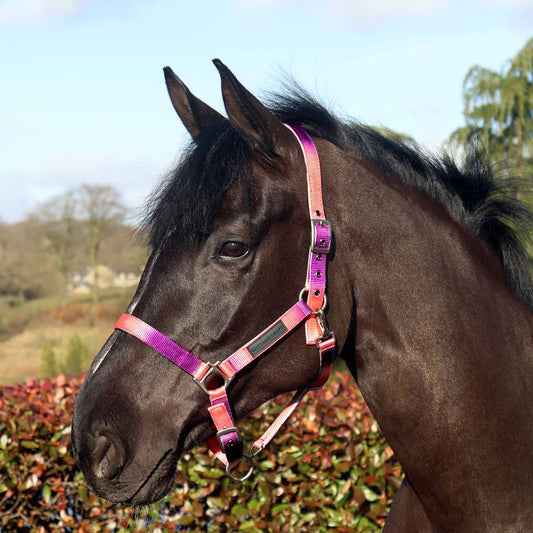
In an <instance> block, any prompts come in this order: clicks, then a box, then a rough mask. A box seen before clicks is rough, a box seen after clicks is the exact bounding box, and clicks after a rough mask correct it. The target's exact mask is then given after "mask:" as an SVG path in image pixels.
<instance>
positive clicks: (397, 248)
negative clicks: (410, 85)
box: [72, 61, 533, 532]
mask: <svg viewBox="0 0 533 533" xmlns="http://www.w3.org/2000/svg"><path fill="white" fill-rule="evenodd" d="M215 64H216V66H217V68H218V70H219V72H220V74H221V78H222V93H223V97H224V103H225V107H226V111H227V114H228V119H226V118H224V117H223V116H222V115H220V114H219V113H217V112H216V111H214V110H213V109H211V108H210V107H209V106H207V105H206V104H205V103H203V102H201V101H200V100H198V99H197V98H196V97H194V96H193V95H192V94H191V93H190V92H189V90H188V89H187V88H186V87H185V86H184V85H183V83H182V82H181V81H180V80H179V79H178V78H177V77H176V76H175V75H174V74H173V73H172V71H171V70H170V69H165V76H166V80H167V86H168V89H169V93H170V97H171V100H172V103H173V105H174V108H175V109H176V111H177V113H178V115H179V116H180V118H181V120H182V121H183V123H184V124H185V126H186V128H187V129H188V131H189V132H190V134H191V136H192V138H193V142H192V143H191V145H190V146H189V148H188V149H187V151H186V153H185V155H184V156H183V158H182V160H181V162H180V164H179V165H178V167H177V168H176V169H175V170H174V171H173V172H172V174H171V175H170V176H169V178H168V179H167V180H166V182H165V183H164V184H163V186H162V187H161V188H160V189H159V190H158V192H157V193H156V195H155V197H154V198H153V202H152V203H151V204H150V208H149V212H148V214H147V217H146V229H147V230H148V232H149V235H150V243H151V248H152V254H151V257H150V259H149V261H148V264H147V266H146V268H145V271H144V274H143V277H142V279H141V282H140V284H139V287H138V290H137V292H136V295H135V296H134V298H133V300H132V302H131V304H130V306H129V308H128V313H130V314H134V315H135V316H137V317H139V318H140V319H142V320H143V321H145V322H147V323H149V324H151V325H152V326H154V327H155V328H157V329H158V330H159V331H161V332H164V334H165V335H167V336H169V337H170V338H172V339H175V340H176V342H179V343H180V344H181V345H183V346H185V347H186V348H187V349H188V350H190V351H191V352H193V353H195V354H196V355H197V356H198V357H199V358H200V359H202V360H203V361H208V362H214V361H216V360H220V359H222V358H224V357H226V356H227V355H229V354H231V353H232V352H233V351H235V350H236V349H237V348H239V347H240V346H241V345H242V344H244V343H245V342H246V341H248V340H249V339H250V338H252V337H253V336H254V335H256V334H257V333H258V332H259V331H261V330H262V329H263V328H265V327H266V326H267V325H268V324H270V323H272V321H273V320H274V319H276V318H277V317H278V316H279V315H280V314H281V313H282V312H284V311H285V310H286V309H287V308H288V307H289V306H291V305H292V304H294V302H295V301H296V299H297V297H298V292H299V290H300V288H301V286H302V280H303V279H304V275H305V268H306V258H307V248H308V241H309V236H308V233H309V221H308V213H307V192H306V179H305V166H304V161H303V158H302V153H301V150H300V147H299V146H298V142H297V141H296V138H295V137H294V135H293V134H292V133H291V132H290V131H289V130H288V129H287V128H286V127H285V126H284V124H283V123H290V124H296V125H300V126H303V127H304V128H305V129H306V130H307V132H309V134H310V135H311V136H312V137H313V139H314V142H315V144H316V147H317V149H318V154H319V157H320V163H321V166H322V172H323V187H324V202H325V209H326V212H327V213H328V218H329V220H330V221H331V224H332V227H333V228H334V232H335V243H334V253H333V255H332V258H331V259H332V260H331V261H330V267H329V275H328V288H327V291H328V299H329V307H328V309H327V317H328V321H329V323H330V324H331V326H332V328H333V329H334V330H335V333H336V335H337V339H338V345H339V348H340V355H341V357H342V358H344V359H345V360H346V362H347V364H348V366H349V368H350V370H351V372H352V373H353V375H354V376H355V378H356V380H357V382H358V384H359V387H360V389H361V392H362V394H363V396H364V398H365V399H366V401H367V402H368V405H369V406H370V408H371V410H372V412H373V414H374V416H375V417H376V419H377V421H378V422H379V425H380V427H381V429H382V431H383V432H384V434H385V436H386V437H387V439H388V441H389V443H390V445H391V447H392V448H393V450H394V452H395V454H396V456H397V458H398V459H399V461H400V463H401V464H402V467H403V469H404V471H405V474H406V481H405V482H404V484H403V485H402V487H401V489H400V491H399V493H398V495H397V498H396V501H395V504H394V505H393V508H392V512H391V514H390V516H389V519H388V521H387V530H389V531H408V532H413V531H419V530H420V531H432V530H434V531H453V532H457V531H468V532H475V531H479V532H488V531H494V532H496V531H498V532H501V531H530V530H531V527H532V524H533V452H532V447H533V334H532V333H533V321H532V314H531V307H532V302H533V285H532V282H531V277H530V276H531V270H530V263H529V261H528V258H527V254H526V251H525V247H524V245H523V241H522V240H521V237H520V235H521V231H520V230H524V229H525V230H526V231H530V230H531V228H532V215H531V213H530V212H529V211H528V210H527V209H526V208H525V207H524V206H523V205H522V204H521V203H520V202H518V201H517V200H515V199H513V194H512V188H511V187H509V186H507V185H505V183H504V182H502V181H497V180H496V179H495V178H494V177H493V176H492V174H491V170H490V167H489V166H488V164H487V162H486V161H484V159H483V158H482V157H481V156H480V155H479V154H477V153H475V152H472V153H468V154H467V155H466V158H465V162H464V164H463V167H462V168H459V167H458V166H457V165H456V164H455V163H454V162H453V161H452V160H451V159H450V158H449V157H447V156H443V157H441V158H434V157H429V156H425V155H423V154H421V153H420V152H419V151H418V150H416V149H413V148H412V147H408V146H406V145H404V144H402V143H399V142H397V141H394V140H391V139H389V138H388V137H385V136H383V135H381V134H380V133H377V132H376V131H375V130H374V129H372V128H370V127H367V126H363V125H360V124H356V123H345V122H342V121H340V120H339V119H337V118H336V117H334V116H333V115H332V114H330V113H329V112H328V111H327V110H326V109H324V107H322V106H321V105H320V104H319V103H317V102H316V101H315V100H313V98H311V97H310V96H309V95H307V94H306V93H305V92H304V91H302V90H300V89H296V90H295V91H293V92H291V93H290V94H288V95H284V96H281V97H278V98H277V99H275V100H274V101H273V102H271V105H270V106H269V107H266V106H264V105H263V104H262V103H260V102H259V100H257V99H256V98H255V97H254V96H253V95H252V94H250V93H249V92H248V91H247V90H246V89H245V88H244V87H243V86H242V85H241V84H240V83H239V82H238V81H237V79H236V78H235V77H234V76H233V74H232V73H231V72H230V71H229V70H228V69H227V68H226V67H225V66H224V65H223V64H222V63H220V62H219V61H215ZM317 372H318V362H317V359H316V355H315V350H314V348H313V347H309V346H306V344H305V342H304V340H303V333H302V331H296V332H294V333H293V334H291V335H290V336H288V337H287V338H286V340H284V341H283V342H282V343H281V344H278V345H277V346H276V347H275V348H273V349H272V350H271V351H270V353H268V355H266V356H263V357H261V358H258V360H257V361H254V364H252V365H250V366H249V367H247V369H246V370H245V371H244V372H243V373H242V375H241V374H239V375H238V376H237V377H236V379H235V380H234V381H233V383H232V384H231V386H230V392H229V398H230V402H231V405H232V406H233V408H234V413H235V415H236V416H237V418H239V417H241V416H243V415H245V414H246V413H248V412H250V411H251V410H253V409H254V408H256V407H258V406H259V405H261V404H262V403H263V402H265V401H266V400H268V399H270V398H272V397H273V396H276V395H278V394H280V393H283V392H286V391H289V390H294V389H297V388H299V387H300V386H301V385H302V384H304V383H307V382H310V381H312V380H313V379H314V378H315V377H316V374H317ZM207 405H208V400H207V396H206V395H205V394H204V392H203V391H202V390H201V389H200V387H198V386H197V384H195V383H194V382H193V380H192V379H190V377H189V376H188V375H187V374H185V372H183V371H182V370H180V369H179V368H177V367H176V366H174V365H172V364H171V363H170V362H169V361H168V360H167V359H165V358H163V357H161V355H159V354H158V353H157V352H156V351H155V350H153V349H152V348H150V347H148V346H147V345H145V344H143V343H142V342H140V341H139V340H137V339H136V338H134V337H132V336H130V335H127V334H126V333H124V332H119V331H116V332H115V333H113V334H112V335H111V337H110V338H109V340H108V341H107V342H106V344H105V345H104V347H103V348H102V350H101V351H100V353H99V354H98V355H97V357H96V358H95V361H94V362H93V365H92V367H91V369H90V370H89V373H88V375H87V377H86V379H85V383H84V385H83V387H82V389H81V391H80V393H79V395H78V398H77V402H76V410H75V416H74V422H73V431H72V439H73V445H74V446H73V447H74V452H75V455H76V458H77V460H78V463H79V465H80V467H81V469H82V470H83V473H84V475H85V478H86V480H87V482H88V483H89V485H90V486H91V487H92V488H93V490H94V491H95V492H96V493H97V494H99V495H101V496H102V497H104V498H107V499H109V500H111V501H116V502H118V501H127V502H130V503H134V504H136V503H145V502H152V501H155V500H157V499H159V498H161V497H162V496H163V495H165V494H166V493H167V492H168V491H169V490H170V488H171V486H172V482H173V479H174V471H175V466H176V462H177V460H178V458H179V456H180V454H181V453H182V452H183V451H184V450H186V449H188V448H191V447H193V446H194V445H196V444H197V443H199V442H202V441H204V440H206V438H208V437H210V436H212V435H213V434H214V432H215V429H214V427H213V426H212V423H211V420H210V419H209V416H208V413H207V410H206V407H207Z"/></svg>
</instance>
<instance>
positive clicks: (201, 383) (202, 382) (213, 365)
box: [193, 361, 235, 394]
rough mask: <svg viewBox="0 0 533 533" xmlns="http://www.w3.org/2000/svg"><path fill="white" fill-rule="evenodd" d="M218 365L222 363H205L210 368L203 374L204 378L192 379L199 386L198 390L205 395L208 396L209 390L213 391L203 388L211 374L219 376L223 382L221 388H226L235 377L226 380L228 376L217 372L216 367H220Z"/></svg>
mask: <svg viewBox="0 0 533 533" xmlns="http://www.w3.org/2000/svg"><path fill="white" fill-rule="evenodd" d="M220 363H222V361H217V362H216V363H205V364H206V365H209V367H210V368H209V370H208V371H207V372H206V373H205V375H204V377H203V378H202V379H196V378H195V377H193V379H194V381H195V382H196V383H197V384H198V385H199V386H200V388H201V389H202V390H203V391H204V392H205V393H206V394H209V391H210V390H214V389H208V388H207V387H206V386H205V383H206V381H207V380H208V378H209V377H210V376H211V375H212V374H216V375H217V376H220V377H221V378H222V380H223V381H224V384H223V386H224V387H226V388H227V386H228V385H229V384H230V383H231V382H232V380H233V378H234V377H235V375H233V376H231V377H229V378H228V376H226V374H224V372H222V370H219V369H218V368H217V367H218V365H220ZM221 387H222V385H221Z"/></svg>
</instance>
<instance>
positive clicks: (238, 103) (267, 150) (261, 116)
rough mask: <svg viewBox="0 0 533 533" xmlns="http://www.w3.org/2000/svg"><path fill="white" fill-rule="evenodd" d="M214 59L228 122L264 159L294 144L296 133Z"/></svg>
mask: <svg viewBox="0 0 533 533" xmlns="http://www.w3.org/2000/svg"><path fill="white" fill-rule="evenodd" d="M213 63H214V64H215V66H216V68H217V69H218V72H219V73H220V77H221V79H222V97H223V98H224V106H225V107H226V112H227V113H228V117H229V119H230V122H231V123H232V124H233V125H234V126H235V128H236V129H237V131H239V133H240V134H241V135H242V136H243V137H244V138H245V139H246V140H247V141H248V142H249V143H250V145H251V146H252V148H254V149H256V150H257V151H259V153H260V154H261V155H262V156H263V158H265V159H266V160H267V162H269V163H271V164H272V163H274V162H275V160H276V159H277V158H278V157H279V156H281V155H283V150H286V149H287V147H293V146H295V142H296V139H295V137H294V136H293V134H292V133H291V132H290V131H289V130H288V129H287V128H286V127H285V126H284V124H283V122H281V120H279V119H278V118H277V117H276V116H275V115H274V114H273V113H271V112H270V111H269V110H268V109H267V108H266V107H265V106H264V105H263V104H262V103H261V102H260V101H259V100H258V99H257V98H256V97H255V96H254V95H253V94H252V93H251V92H249V91H248V90H247V89H246V88H245V87H244V86H243V85H242V84H241V83H240V82H239V80H237V78H236V77H235V76H234V75H233V73H232V72H231V71H230V70H229V69H228V67H226V65H224V63H222V61H220V59H213Z"/></svg>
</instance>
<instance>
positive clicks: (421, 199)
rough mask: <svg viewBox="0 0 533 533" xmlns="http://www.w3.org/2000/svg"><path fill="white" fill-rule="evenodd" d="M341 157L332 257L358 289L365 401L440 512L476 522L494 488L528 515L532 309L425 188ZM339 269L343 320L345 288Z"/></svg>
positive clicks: (441, 516)
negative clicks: (420, 189)
mask: <svg viewBox="0 0 533 533" xmlns="http://www.w3.org/2000/svg"><path fill="white" fill-rule="evenodd" d="M324 168H327V161H325V164H324ZM332 168H333V169H334V173H332V175H331V176H328V175H326V176H325V178H326V179H325V181H326V183H328V184H329V185H328V187H329V191H328V190H326V201H327V199H328V195H331V198H332V201H333V202H334V204H335V209H333V211H334V212H333V213H331V214H330V218H331V219H332V222H333V223H334V228H335V235H336V243H337V251H336V258H335V259H336V260H337V261H338V264H337V265H335V261H333V265H332V267H334V269H335V270H336V271H337V272H339V273H340V272H341V271H342V272H343V273H344V278H348V279H349V280H350V285H351V291H352V294H353V296H354V306H355V312H356V317H357V319H356V335H355V342H354V349H353V351H352V357H353V360H352V361H349V364H350V363H351V364H352V365H353V366H355V367H356V370H357V379H358V384H359V387H360V389H361V392H362V394H363V396H364V398H365V400H366V401H367V403H368V404H369V407H370V408H371V410H372V412H373V414H374V416H375V417H376V419H377V421H378V423H379V424H380V427H381V428H382V430H383V432H384V434H385V436H386V437H387V439H388V441H389V443H390V445H391V447H392V448H393V450H394V451H395V453H396V456H397V457H398V459H399V461H400V462H401V464H402V466H403V468H404V470H405V472H406V474H407V476H408V477H409V479H410V481H411V483H412V484H413V486H414V487H415V490H416V491H417V493H418V494H419V495H420V498H421V500H422V503H423V504H424V507H425V508H426V511H427V512H428V515H429V516H430V518H432V520H434V522H435V523H436V524H438V525H439V526H440V527H443V528H454V527H458V524H462V526H461V527H463V526H464V524H465V520H467V519H468V518H467V517H468V516H470V517H472V518H473V519H475V520H478V522H477V523H476V527H475V528H473V529H469V531H475V530H478V529H479V527H480V525H482V522H480V521H479V516H478V515H477V514H476V513H474V514H472V513H473V512H474V511H480V512H481V511H486V513H485V515H484V516H489V515H491V516H492V515H494V514H495V513H497V512H500V509H501V501H500V502H499V503H498V505H494V510H493V511H490V512H489V511H488V510H487V509H486V508H487V505H489V504H490V498H489V497H487V494H488V493H491V494H498V495H499V498H500V500H501V498H504V500H505V501H506V502H507V503H506V504H507V505H509V506H510V508H512V509H514V510H515V511H516V514H515V517H517V518H516V520H520V519H521V518H520V516H522V515H521V514H520V513H522V514H523V513H524V511H523V509H524V507H522V509H520V504H523V503H524V497H529V496H527V495H528V494H530V493H531V489H532V485H533V480H532V479H531V476H530V474H529V472H531V471H533V470H532V469H533V464H532V463H533V461H532V459H531V454H530V453H529V452H528V453H527V454H524V453H523V452H524V450H526V449H529V445H530V443H531V441H532V439H533V427H532V423H531V420H533V416H532V415H533V409H532V405H533V402H532V401H531V400H532V399H533V398H532V392H531V391H532V390H533V387H532V386H531V380H532V379H533V357H532V341H531V339H532V336H533V335H532V330H533V327H532V326H533V324H532V321H531V314H530V312H529V311H528V309H527V308H526V306H525V305H524V304H522V302H520V301H519V300H518V299H517V298H516V297H515V296H514V295H513V294H512V293H511V291H510V290H509V288H508V286H507V284H506V281H505V273H504V271H503V268H502V266H501V264H500V262H499V260H498V259H497V258H496V257H495V255H494V254H493V253H492V252H491V251H490V250H489V249H488V248H487V247H486V246H485V244H484V243H482V242H480V241H479V240H478V239H477V238H476V237H475V236H474V235H473V234H472V233H471V232H470V230H468V229H467V228H466V227H465V226H464V225H463V224H462V223H460V222H457V221H454V220H452V219H451V218H450V216H449V215H448V214H447V213H446V212H445V211H444V209H443V208H441V207H440V206H438V205H436V204H435V203H434V202H433V201H432V200H430V199H429V198H428V197H427V196H425V195H424V194H422V193H419V192H416V191H414V190H412V189H409V188H407V187H406V186H404V185H402V184H401V183H399V182H398V181H396V180H394V179H391V178H389V177H387V176H386V175H384V174H383V173H381V172H380V171H378V170H377V169H375V168H371V167H367V166H365V165H364V164H363V163H362V162H360V161H359V162H358V161H356V160H355V159H353V158H350V157H348V156H346V155H343V159H342V162H341V163H339V162H338V161H337V162H336V164H335V166H333V167H332ZM326 173H327V170H326ZM330 211H331V210H330ZM334 269H333V268H332V271H333V270H334ZM340 277H342V276H340ZM330 279H331V282H332V290H330V296H331V298H330V301H331V302H332V303H331V306H332V307H331V315H332V319H333V320H335V307H334V306H335V303H334V302H335V299H337V298H339V299H342V298H344V299H345V298H346V287H343V288H342V290H343V291H344V292H342V293H341V292H340V290H339V291H336V290H335V288H336V287H335V285H334V284H335V273H334V272H332V275H331V276H330ZM346 348H347V349H346V353H350V349H349V348H350V347H346ZM517 462H519V463H521V468H517ZM458 479H460V480H461V482H460V483H458V481H457V480H458ZM458 486H460V487H463V489H461V490H458V489H457V487H458ZM526 489H527V490H526ZM505 490H507V491H508V492H507V493H505ZM491 491H492V492H491ZM521 491H522V492H521ZM502 495H503V496H502ZM513 498H514V500H513ZM525 507H528V508H530V506H528V505H526V506H525ZM443 509H447V510H448V513H447V514H446V513H443ZM530 518H531V517H529V518H528V520H529V519H530ZM492 519H493V520H496V522H494V523H497V520H498V519H497V518H496V517H494V516H493V518H492ZM499 519H501V516H500V518H499ZM487 523H488V522H487ZM472 527H474V526H473V524H472ZM486 530H487V531H488V529H486Z"/></svg>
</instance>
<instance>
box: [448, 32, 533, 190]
mask: <svg viewBox="0 0 533 533" xmlns="http://www.w3.org/2000/svg"><path fill="white" fill-rule="evenodd" d="M463 101H464V117H465V122H466V125H465V126H464V127H462V128H458V129H457V130H455V131H454V132H453V133H452V135H451V136H450V140H451V141H452V143H456V144H459V145H464V144H466V143H467V142H469V141H470V140H471V139H472V138H479V139H480V140H481V141H482V143H483V144H484V146H485V147H486V149H487V151H488V153H489V156H490V158H491V160H492V161H493V162H495V163H496V162H502V161H503V162H504V163H505V164H506V165H508V166H509V167H511V168H512V169H514V171H515V172H516V174H517V176H518V177H519V178H521V183H522V187H523V188H524V189H525V188H526V187H528V186H529V183H527V180H528V176H529V175H531V173H532V172H533V39H530V40H529V41H528V42H527V43H526V45H525V46H524V48H522V50H520V51H519V52H518V54H517V55H516V56H515V57H514V58H512V59H511V60H509V61H508V62H507V64H506V65H505V67H504V68H503V69H502V71H501V72H494V71H492V70H489V69H486V68H483V67H480V66H479V65H476V66H474V67H472V68H471V69H470V70H469V71H468V73H467V75H466V77H465V81H464V84H463ZM517 194H519V191H517Z"/></svg>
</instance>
